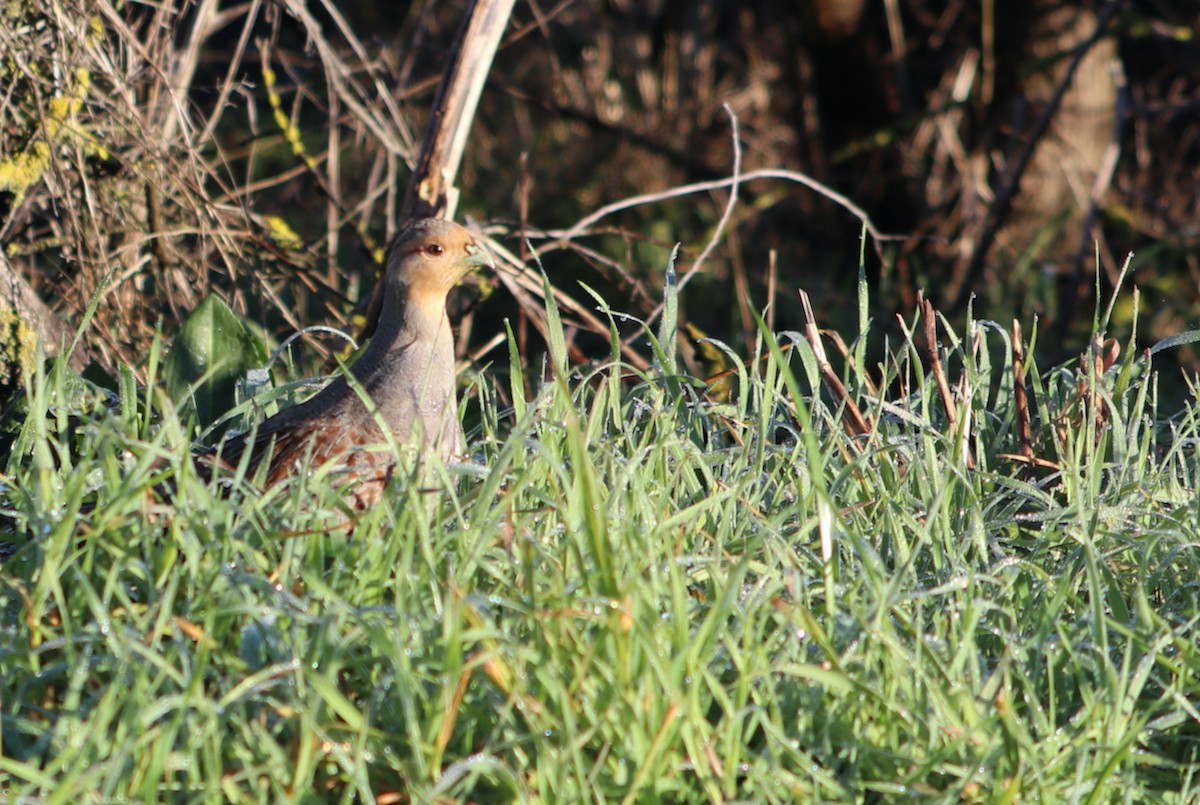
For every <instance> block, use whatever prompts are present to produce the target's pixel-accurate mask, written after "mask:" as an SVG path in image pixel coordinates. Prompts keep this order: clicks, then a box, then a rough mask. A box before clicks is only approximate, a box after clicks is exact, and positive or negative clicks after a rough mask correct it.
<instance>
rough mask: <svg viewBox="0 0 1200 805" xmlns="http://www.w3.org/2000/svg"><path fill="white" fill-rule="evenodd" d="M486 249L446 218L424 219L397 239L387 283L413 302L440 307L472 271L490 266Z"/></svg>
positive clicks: (419, 220)
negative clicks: (402, 291)
mask: <svg viewBox="0 0 1200 805" xmlns="http://www.w3.org/2000/svg"><path fill="white" fill-rule="evenodd" d="M491 265H492V261H491V258H490V257H489V256H488V253H487V250H486V249H484V248H483V246H481V245H479V243H477V242H476V241H475V238H474V237H472V236H471V233H470V232H468V231H467V230H466V229H464V228H463V227H461V226H459V225H458V224H456V223H454V222H453V221H447V220H445V219H444V218H421V219H418V220H416V221H413V222H412V223H410V224H409V225H408V226H407V227H405V228H404V230H403V231H402V232H401V233H400V234H399V235H397V236H396V239H395V241H393V243H392V246H391V249H389V251H388V258H387V282H388V283H389V284H392V285H395V286H399V287H401V288H403V289H404V290H405V291H406V292H407V295H408V296H409V298H410V299H415V300H419V301H421V302H425V303H428V304H436V305H438V306H439V307H440V306H441V305H444V304H445V300H446V294H447V293H449V292H450V289H451V288H453V287H454V286H455V285H457V284H458V281H459V280H461V279H462V278H463V277H464V276H466V275H467V274H468V273H469V272H471V271H472V270H474V269H476V268H479V267H481V266H491Z"/></svg>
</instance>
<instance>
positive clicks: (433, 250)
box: [425, 243, 446, 257]
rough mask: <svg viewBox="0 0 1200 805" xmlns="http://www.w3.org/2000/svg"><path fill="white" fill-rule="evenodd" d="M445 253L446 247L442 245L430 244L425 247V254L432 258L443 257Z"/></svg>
mask: <svg viewBox="0 0 1200 805" xmlns="http://www.w3.org/2000/svg"><path fill="white" fill-rule="evenodd" d="M445 252H446V249H445V247H444V246H442V244H440V243H430V244H429V245H428V246H426V247H425V254H428V255H429V256H430V257H441V256H442V255H443V254H445Z"/></svg>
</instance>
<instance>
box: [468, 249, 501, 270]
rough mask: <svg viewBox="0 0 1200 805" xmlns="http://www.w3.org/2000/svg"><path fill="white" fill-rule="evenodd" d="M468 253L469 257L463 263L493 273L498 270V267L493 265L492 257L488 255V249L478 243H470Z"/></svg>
mask: <svg viewBox="0 0 1200 805" xmlns="http://www.w3.org/2000/svg"><path fill="white" fill-rule="evenodd" d="M466 252H467V256H466V259H464V260H463V262H464V263H466V264H467V265H469V266H471V267H472V268H490V269H492V270H493V271H494V270H495V269H496V266H495V265H493V264H492V257H491V255H489V254H488V253H487V249H485V248H483V247H482V246H480V245H479V244H478V243H468V244H467V248H466Z"/></svg>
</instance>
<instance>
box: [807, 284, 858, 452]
mask: <svg viewBox="0 0 1200 805" xmlns="http://www.w3.org/2000/svg"><path fill="white" fill-rule="evenodd" d="M800 304H801V305H802V306H803V307H804V319H805V324H804V338H805V340H807V341H808V343H809V345H810V346H812V350H813V354H814V355H815V356H816V358H817V366H818V367H819V368H820V370H821V379H822V380H824V381H825V385H826V386H827V387H828V388H829V391H830V393H832V394H833V396H834V397H835V398H836V399H837V400H838V402H839V403H840V405H841V408H842V427H844V428H845V429H846V433H848V434H850V435H851V436H865V435H866V434H868V433H870V432H871V425H870V424H868V422H867V420H866V419H865V418H864V417H863V415H862V411H860V410H859V408H858V405H857V404H856V403H855V402H854V400H853V399H852V398H851V397H850V392H849V391H847V390H846V386H845V384H844V383H842V379H841V378H840V377H838V376H837V372H835V371H833V366H832V365H831V364H830V363H829V357H828V356H827V355H826V354H825V347H824V345H823V344H822V343H821V332H820V330H819V329H818V328H817V318H816V316H815V315H814V314H813V309H812V303H811V302H810V301H809V299H808V294H807V293H805V292H804V291H800Z"/></svg>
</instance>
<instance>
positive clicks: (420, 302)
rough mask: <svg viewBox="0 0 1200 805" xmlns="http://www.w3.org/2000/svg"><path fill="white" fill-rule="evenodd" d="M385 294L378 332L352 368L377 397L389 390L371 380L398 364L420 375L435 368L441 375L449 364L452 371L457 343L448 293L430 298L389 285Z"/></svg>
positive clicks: (392, 369)
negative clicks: (450, 317)
mask: <svg viewBox="0 0 1200 805" xmlns="http://www.w3.org/2000/svg"><path fill="white" fill-rule="evenodd" d="M384 293H385V296H384V300H383V309H382V310H381V311H380V315H379V323H378V326H377V327H376V330H375V334H374V335H373V336H372V337H371V343H370V344H368V345H367V348H366V350H364V351H363V354H362V356H361V357H360V358H359V359H358V360H357V361H355V362H354V366H353V367H352V369H351V371H352V372H353V373H354V376H355V377H356V378H357V379H358V381H359V382H360V383H362V384H363V385H364V386H365V387H366V388H367V390H368V391H369V392H371V393H372V396H373V397H374V396H376V394H377V393H379V392H381V391H382V392H384V393H385V394H386V390H385V389H380V388H376V387H375V386H376V383H374V382H372V381H373V380H374V379H375V378H376V377H384V376H387V375H388V374H389V373H390V372H392V371H394V370H395V369H396V368H398V365H399V364H403V365H404V366H405V367H407V368H408V371H409V372H410V373H411V372H412V371H413V370H414V369H415V370H416V374H417V375H422V374H426V373H427V372H429V371H432V373H433V375H435V376H440V375H441V374H443V373H444V372H443V371H442V370H443V368H444V367H450V371H451V373H452V372H453V367H454V343H453V335H452V333H451V332H450V320H449V319H448V318H447V316H446V298H445V296H444V295H440V296H437V295H435V296H433V297H432V298H430V297H428V296H425V295H423V294H419V293H416V292H415V291H414V290H413V289H410V288H407V287H404V286H395V285H389V287H387V288H386V289H385V291H384ZM410 377H412V378H413V379H416V377H415V376H413V375H411V374H410ZM451 377H453V374H451Z"/></svg>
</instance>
